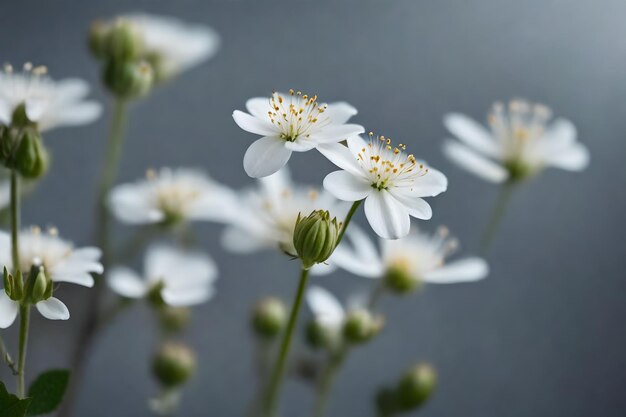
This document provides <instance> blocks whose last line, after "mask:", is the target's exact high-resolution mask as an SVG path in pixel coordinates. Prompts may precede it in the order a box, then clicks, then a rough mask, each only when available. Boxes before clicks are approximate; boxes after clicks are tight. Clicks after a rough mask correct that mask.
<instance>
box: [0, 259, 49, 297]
mask: <svg viewBox="0 0 626 417" xmlns="http://www.w3.org/2000/svg"><path fill="white" fill-rule="evenodd" d="M3 280H4V291H5V292H6V294H7V296H8V297H9V298H10V299H11V300H13V301H16V302H18V303H21V304H37V303H39V302H40V301H45V300H47V299H49V298H50V297H52V292H53V285H52V280H51V279H50V278H49V277H48V276H47V275H46V274H45V272H44V268H43V266H42V265H40V264H35V265H33V267H32V268H31V269H30V272H29V274H28V277H27V278H26V280H24V278H23V276H22V272H21V271H20V270H19V269H18V270H17V271H16V273H15V275H13V274H11V273H10V272H9V270H8V269H7V268H6V267H4V272H3Z"/></svg>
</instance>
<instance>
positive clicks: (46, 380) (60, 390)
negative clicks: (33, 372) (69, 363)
mask: <svg viewBox="0 0 626 417" xmlns="http://www.w3.org/2000/svg"><path fill="white" fill-rule="evenodd" d="M69 380H70V371H68V370H66V369H54V370H52V371H46V372H44V373H43V374H41V375H39V376H38V377H37V379H36V380H35V382H33V384H32V385H31V386H30V388H29V389H28V396H29V397H30V398H31V399H32V402H31V404H30V407H28V414H26V415H27V416H38V415H40V414H48V413H51V412H53V411H54V410H56V408H57V407H58V406H59V404H61V401H62V400H63V396H64V395H65V389H66V388H67V384H68V382H69ZM0 417H1V416H0Z"/></svg>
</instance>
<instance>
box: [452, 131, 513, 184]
mask: <svg viewBox="0 0 626 417" xmlns="http://www.w3.org/2000/svg"><path fill="white" fill-rule="evenodd" d="M443 153H444V154H445V155H446V156H447V157H448V158H449V159H450V160H452V162H454V163H456V164H457V165H459V166H460V167H462V168H464V169H466V170H468V171H469V172H471V173H473V174H475V175H477V176H479V177H481V178H482V179H485V180H487V181H490V182H495V183H501V182H504V181H505V180H506V179H507V178H508V177H509V173H508V172H507V170H506V169H505V168H504V167H502V166H501V165H498V164H497V163H495V162H492V161H490V160H489V159H487V158H485V157H483V156H481V155H479V154H477V153H476V152H474V151H472V150H471V149H469V148H468V147H467V146H464V145H461V144H458V143H456V142H451V141H450V142H446V143H445V144H444V147H443Z"/></svg>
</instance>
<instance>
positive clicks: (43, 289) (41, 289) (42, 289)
mask: <svg viewBox="0 0 626 417" xmlns="http://www.w3.org/2000/svg"><path fill="white" fill-rule="evenodd" d="M48 287H50V288H52V281H51V280H50V279H49V278H47V277H46V274H45V273H44V271H43V269H41V270H40V271H39V273H38V274H37V278H35V283H34V284H33V289H32V292H31V293H30V301H31V303H33V304H37V303H38V302H40V301H43V300H46V299H48V298H50V296H48V297H46V293H47V292H48ZM50 295H52V294H50Z"/></svg>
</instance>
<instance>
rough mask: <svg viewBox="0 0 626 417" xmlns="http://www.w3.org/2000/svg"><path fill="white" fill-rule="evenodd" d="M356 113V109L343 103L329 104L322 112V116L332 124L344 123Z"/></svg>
mask: <svg viewBox="0 0 626 417" xmlns="http://www.w3.org/2000/svg"><path fill="white" fill-rule="evenodd" d="M357 113H358V111H357V109H355V108H354V107H353V106H351V105H350V104H348V103H346V102H344V101H340V102H337V103H330V104H329V105H328V107H326V110H325V111H324V114H325V115H326V116H327V117H328V118H329V119H330V121H331V122H332V123H333V124H343V123H346V122H347V121H348V120H350V118H351V117H352V116H355V115H356V114H357Z"/></svg>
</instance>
